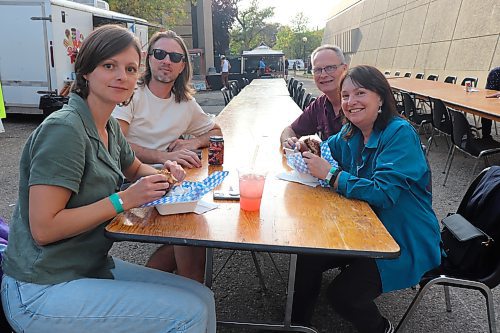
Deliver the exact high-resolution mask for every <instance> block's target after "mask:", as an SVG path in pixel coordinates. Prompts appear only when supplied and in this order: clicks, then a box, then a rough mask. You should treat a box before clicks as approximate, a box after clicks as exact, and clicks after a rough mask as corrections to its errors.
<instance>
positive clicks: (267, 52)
mask: <svg viewBox="0 0 500 333" xmlns="http://www.w3.org/2000/svg"><path fill="white" fill-rule="evenodd" d="M243 55H244V56H258V55H261V56H280V55H281V56H282V55H284V53H283V51H281V50H273V49H271V48H270V47H269V46H267V45H266V44H265V43H264V42H261V43H260V45H259V46H257V47H256V48H254V49H253V50H251V51H243Z"/></svg>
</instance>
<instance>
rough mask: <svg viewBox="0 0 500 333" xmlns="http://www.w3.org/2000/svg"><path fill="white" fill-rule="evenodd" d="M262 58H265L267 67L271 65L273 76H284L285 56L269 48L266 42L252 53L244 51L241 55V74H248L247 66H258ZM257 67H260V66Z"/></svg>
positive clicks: (281, 52)
mask: <svg viewBox="0 0 500 333" xmlns="http://www.w3.org/2000/svg"><path fill="white" fill-rule="evenodd" d="M260 58H264V62H265V63H266V65H269V66H270V67H271V73H270V74H271V76H275V77H282V76H283V74H284V73H283V72H284V63H285V54H284V53H283V51H281V50H273V49H271V48H270V47H269V46H267V45H266V44H264V42H262V43H260V45H259V46H257V47H256V48H255V49H253V50H251V51H243V53H242V55H241V74H243V73H245V72H246V65H247V64H250V63H251V64H254V63H257V64H258V62H259V60H260ZM266 60H267V62H266ZM256 67H258V65H257V66H256ZM273 67H274V68H273ZM255 69H256V68H255Z"/></svg>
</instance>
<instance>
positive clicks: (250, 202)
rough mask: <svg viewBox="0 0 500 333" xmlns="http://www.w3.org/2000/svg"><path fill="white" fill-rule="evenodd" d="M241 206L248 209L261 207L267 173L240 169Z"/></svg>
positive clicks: (254, 209)
mask: <svg viewBox="0 0 500 333" xmlns="http://www.w3.org/2000/svg"><path fill="white" fill-rule="evenodd" d="M239 180H240V208H241V209H243V210H246V211H256V210H259V209H260V201H261V199H262V192H263V191H264V183H265V181H266V175H265V174H262V173H258V172H252V171H239Z"/></svg>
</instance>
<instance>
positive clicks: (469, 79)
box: [460, 76, 478, 88]
mask: <svg viewBox="0 0 500 333" xmlns="http://www.w3.org/2000/svg"><path fill="white" fill-rule="evenodd" d="M477 81H478V80H477V77H472V76H469V77H464V79H463V80H462V83H460V85H461V86H465V83H466V82H470V83H471V85H472V86H473V87H474V88H476V87H477Z"/></svg>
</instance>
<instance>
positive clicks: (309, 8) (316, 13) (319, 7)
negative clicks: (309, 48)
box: [238, 0, 338, 29]
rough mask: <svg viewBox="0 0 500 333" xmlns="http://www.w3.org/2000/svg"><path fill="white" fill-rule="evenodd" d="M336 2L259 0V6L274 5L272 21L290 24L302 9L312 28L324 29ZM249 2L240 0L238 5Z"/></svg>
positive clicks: (246, 4)
mask: <svg viewBox="0 0 500 333" xmlns="http://www.w3.org/2000/svg"><path fill="white" fill-rule="evenodd" d="M336 2H338V0H259V7H260V8H264V7H274V19H271V20H269V21H270V22H278V23H280V24H283V25H285V24H286V25H290V23H291V20H292V19H293V18H294V17H295V15H296V14H297V13H299V12H301V11H302V12H303V13H304V15H305V16H306V17H307V18H309V28H310V29H316V28H318V29H322V28H324V27H325V24H326V20H327V18H328V17H327V16H328V14H329V13H330V12H331V8H333V5H334V4H335V3H336ZM249 4H250V0H240V2H239V5H238V6H239V8H241V9H245V8H247V7H248V5H249Z"/></svg>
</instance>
